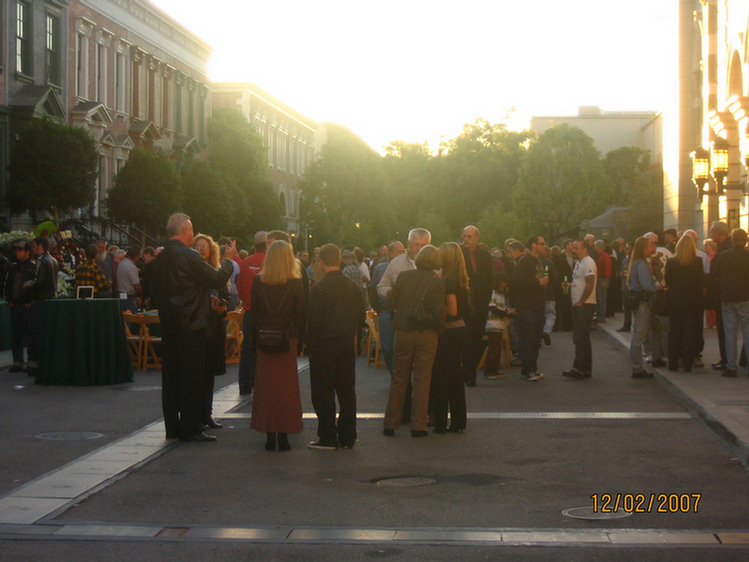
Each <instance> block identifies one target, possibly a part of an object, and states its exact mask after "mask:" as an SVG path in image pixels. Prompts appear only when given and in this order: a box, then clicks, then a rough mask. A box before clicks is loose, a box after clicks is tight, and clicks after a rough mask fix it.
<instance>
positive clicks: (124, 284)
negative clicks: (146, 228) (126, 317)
mask: <svg viewBox="0 0 749 562" xmlns="http://www.w3.org/2000/svg"><path fill="white" fill-rule="evenodd" d="M139 257H140V248H139V247H137V246H133V247H131V248H130V249H129V250H128V251H127V253H126V254H125V257H124V258H123V259H122V261H121V262H120V264H119V265H118V266H117V295H116V296H117V297H119V299H120V306H121V307H122V310H129V311H130V312H133V313H135V312H137V311H138V305H137V297H139V296H140V295H141V286H140V274H139V273H138V267H137V266H136V265H135V261H136V260H137V259H138V258H139Z"/></svg>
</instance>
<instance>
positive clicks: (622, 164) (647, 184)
mask: <svg viewBox="0 0 749 562" xmlns="http://www.w3.org/2000/svg"><path fill="white" fill-rule="evenodd" d="M604 168H605V170H606V174H607V175H608V177H609V181H610V182H611V185H612V188H613V192H614V194H613V198H614V203H616V204H617V205H621V206H624V207H629V208H630V213H629V216H628V220H627V232H623V233H621V234H622V235H624V236H626V237H628V238H633V237H635V236H639V235H641V234H642V233H643V232H648V231H650V230H655V231H657V230H661V228H662V227H663V170H662V168H661V166H660V164H653V163H651V162H650V153H649V152H648V151H646V150H643V149H641V148H637V147H634V146H624V147H622V148H618V149H616V150H612V151H610V152H608V153H607V154H606V158H605V160H604Z"/></svg>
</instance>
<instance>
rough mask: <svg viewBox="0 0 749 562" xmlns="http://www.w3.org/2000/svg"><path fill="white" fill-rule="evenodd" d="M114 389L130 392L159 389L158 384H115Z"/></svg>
mask: <svg viewBox="0 0 749 562" xmlns="http://www.w3.org/2000/svg"><path fill="white" fill-rule="evenodd" d="M112 388H113V389H114V390H128V391H130V392H143V391H145V390H161V387H160V386H158V385H150V386H149V385H140V386H115V387H112Z"/></svg>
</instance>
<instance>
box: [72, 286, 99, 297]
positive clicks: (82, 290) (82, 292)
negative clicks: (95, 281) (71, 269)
mask: <svg viewBox="0 0 749 562" xmlns="http://www.w3.org/2000/svg"><path fill="white" fill-rule="evenodd" d="M75 298H77V299H92V298H94V286H93V285H78V286H77V287H76V288H75Z"/></svg>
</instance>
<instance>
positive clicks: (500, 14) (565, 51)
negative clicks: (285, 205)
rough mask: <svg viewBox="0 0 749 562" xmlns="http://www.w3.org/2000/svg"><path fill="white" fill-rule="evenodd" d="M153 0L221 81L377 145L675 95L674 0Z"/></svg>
mask: <svg viewBox="0 0 749 562" xmlns="http://www.w3.org/2000/svg"><path fill="white" fill-rule="evenodd" d="M152 1H153V3H154V4H156V5H157V6H159V7H160V8H162V9H163V10H164V11H165V12H167V13H168V14H170V15H171V16H172V17H174V18H175V19H176V20H177V21H179V22H180V23H182V24H183V25H185V26H186V27H187V28H188V29H190V30H192V31H193V32H194V33H196V34H197V35H199V36H200V37H202V38H203V39H204V40H206V41H207V42H208V43H209V44H211V45H212V46H213V47H214V48H215V51H214V55H213V58H212V61H211V71H210V72H211V78H212V79H214V80H216V81H224V80H226V81H250V82H254V83H255V84H257V85H258V86H260V87H261V88H263V89H265V90H267V91H268V92H270V93H271V94H273V95H274V96H276V97H277V98H279V99H280V100H282V101H284V102H285V103H286V104H288V105H290V106H291V107H293V108H295V109H297V110H298V111H300V112H301V113H303V114H304V115H307V116H308V117H310V118H312V119H315V120H317V121H333V122H337V123H340V124H342V125H345V126H347V127H349V128H350V129H352V130H353V131H354V132H355V133H357V134H358V135H360V136H361V137H362V138H363V139H364V140H365V141H367V142H368V143H369V144H370V145H371V146H372V147H373V148H375V149H377V150H381V149H382V147H383V146H385V145H387V144H388V143H389V142H390V141H392V140H406V141H408V142H424V141H427V142H429V144H430V146H431V147H432V148H436V146H437V145H438V144H439V141H440V138H444V139H449V138H452V137H454V136H455V135H457V134H458V133H459V132H460V130H461V129H462V126H463V124H465V123H470V122H473V121H474V120H475V119H476V118H477V117H483V118H486V119H489V120H490V121H502V120H504V119H505V116H506V115H507V114H508V112H512V114H511V116H510V119H509V121H508V125H509V126H510V128H513V129H523V128H527V127H528V126H529V122H530V117H531V116H532V115H575V114H576V113H577V108H578V106H581V105H598V106H600V107H601V108H602V109H605V110H622V111H626V110H654V111H663V110H665V109H667V107H666V106H667V104H668V103H669V100H670V99H671V98H672V97H673V93H672V92H673V88H674V86H673V84H674V83H675V81H674V76H675V73H674V69H675V67H676V62H675V61H676V58H675V56H676V55H675V52H676V45H677V43H676V39H675V36H676V34H675V29H676V15H677V14H676V11H677V4H676V3H675V2H673V1H670V2H661V1H659V2H652V0H631V1H630V2H626V3H622V2H601V1H600V0H570V1H569V2H559V1H558V0H528V1H526V2H509V1H508V0H497V1H495V2H487V1H486V0H463V1H462V2H459V3H455V2H453V1H450V2H445V1H442V0H431V1H424V0H408V1H406V2H404V1H402V0H399V1H393V0H381V1H378V2H372V1H368V2H365V1H357V2H351V1H350V0H345V1H344V0H318V1H316V2H309V1H300V0H290V1H284V2H255V1H250V0H213V1H212V2H210V3H206V2H205V1H204V0H152ZM206 4H208V6H209V7H208V8H207V7H206ZM513 108H514V111H513Z"/></svg>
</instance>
